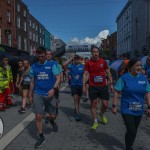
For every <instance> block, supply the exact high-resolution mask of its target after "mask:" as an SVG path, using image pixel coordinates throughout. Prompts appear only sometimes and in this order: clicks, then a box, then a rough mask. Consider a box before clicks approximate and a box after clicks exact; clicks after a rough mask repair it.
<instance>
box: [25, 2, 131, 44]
mask: <svg viewBox="0 0 150 150" xmlns="http://www.w3.org/2000/svg"><path fill="white" fill-rule="evenodd" d="M22 1H23V2H24V3H25V4H26V5H27V6H28V9H29V12H30V13H31V14H32V15H33V16H34V17H35V18H36V19H37V20H38V21H39V22H41V23H42V24H43V25H44V26H45V28H46V29H47V30H48V31H49V32H50V33H51V34H52V35H54V37H55V38H60V39H62V40H63V41H64V42H65V43H67V44H77V45H79V44H95V45H99V44H100V40H101V39H102V38H106V37H107V35H108V34H111V33H113V32H115V31H116V29H117V27H116V17H117V16H118V15H119V13H120V11H121V10H122V8H123V7H124V6H125V4H126V3H127V1H128V0H22Z"/></svg>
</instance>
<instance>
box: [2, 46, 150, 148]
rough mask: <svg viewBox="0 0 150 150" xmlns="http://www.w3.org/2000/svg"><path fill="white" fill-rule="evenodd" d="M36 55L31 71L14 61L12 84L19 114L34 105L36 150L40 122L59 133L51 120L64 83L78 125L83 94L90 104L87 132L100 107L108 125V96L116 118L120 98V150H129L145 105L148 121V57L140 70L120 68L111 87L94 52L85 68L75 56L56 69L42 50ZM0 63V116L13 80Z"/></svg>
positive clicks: (133, 62) (134, 65)
mask: <svg viewBox="0 0 150 150" xmlns="http://www.w3.org/2000/svg"><path fill="white" fill-rule="evenodd" d="M36 54H37V57H38V62H36V63H34V64H32V65H30V63H29V61H28V60H27V59H26V60H23V61H21V60H19V61H18V66H19V68H18V71H17V78H16V84H15V86H16V87H17V88H18V91H19V93H20V95H21V96H22V105H21V106H20V108H19V110H18V113H25V112H26V104H28V105H33V110H34V113H35V120H36V127H37V130H38V134H39V139H38V141H37V142H36V143H35V148H38V147H40V146H41V145H42V144H43V143H44V142H45V138H44V134H43V122H42V119H43V117H44V118H45V124H48V123H50V124H51V125H52V127H53V130H54V132H57V131H58V126H57V124H56V121H55V119H56V118H57V116H58V109H59V91H60V83H63V82H66V79H67V77H68V85H69V87H70V88H71V94H72V96H73V100H74V118H75V121H82V116H81V114H80V101H81V100H80V99H81V96H82V94H83V93H85V95H86V97H85V99H84V100H83V102H87V101H89V100H90V102H91V115H92V118H93V123H92V126H91V129H92V130H96V129H97V128H98V127H99V122H98V119H97V107H98V106H99V103H101V108H100V112H99V116H100V118H101V120H102V123H103V124H107V123H108V119H107V118H106V116H105V112H106V111H107V109H108V105H109V93H110V92H112V93H113V95H114V96H113V100H112V113H113V114H116V113H117V110H118V101H119V98H118V97H119V96H118V95H119V94H121V104H120V108H121V115H122V118H123V120H124V123H125V126H126V129H127V132H126V134H125V147H126V150H133V143H134V141H135V138H136V134H137V131H138V127H139V124H140V122H141V119H142V114H143V113H144V102H145V99H147V105H148V108H147V116H150V84H149V81H150V57H148V58H147V61H146V64H145V65H144V66H142V63H141V60H140V59H138V58H131V59H130V60H126V59H124V61H123V63H124V64H122V65H121V66H120V68H119V74H120V75H119V79H118V81H117V83H116V84H114V83H113V78H112V75H111V72H110V69H109V66H108V64H107V62H106V61H105V60H104V58H103V57H102V55H101V54H100V51H99V48H97V47H96V46H95V47H92V48H91V57H90V59H89V58H85V59H84V64H82V63H80V56H79V55H74V56H73V57H72V58H70V59H69V60H67V61H66V62H64V63H63V65H62V66H61V65H60V63H59V60H58V59H55V60H54V59H52V52H51V51H46V49H45V48H44V47H39V48H38V49H37V51H36ZM0 60H1V61H0V62H1V63H0V111H3V110H5V109H6V108H8V107H11V106H13V104H14V103H13V102H12V95H11V94H12V83H13V78H12V72H11V67H10V66H9V65H8V62H9V60H8V58H5V57H2V58H0ZM135 87H136V88H135ZM109 88H110V89H109ZM43 112H44V116H43Z"/></svg>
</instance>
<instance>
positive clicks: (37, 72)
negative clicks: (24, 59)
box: [32, 61, 56, 96]
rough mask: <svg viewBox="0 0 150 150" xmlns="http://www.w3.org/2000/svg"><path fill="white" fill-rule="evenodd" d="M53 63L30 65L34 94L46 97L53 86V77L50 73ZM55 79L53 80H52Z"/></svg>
mask: <svg viewBox="0 0 150 150" xmlns="http://www.w3.org/2000/svg"><path fill="white" fill-rule="evenodd" d="M53 65H54V63H53V62H50V61H47V62H46V63H45V64H42V65H41V64H39V63H35V64H33V65H32V70H33V74H34V93H35V94H38V95H42V96H47V95H48V92H49V90H51V89H52V88H53V86H54V84H55V81H56V79H55V76H54V75H53V72H52V67H53ZM54 79H55V80H54Z"/></svg>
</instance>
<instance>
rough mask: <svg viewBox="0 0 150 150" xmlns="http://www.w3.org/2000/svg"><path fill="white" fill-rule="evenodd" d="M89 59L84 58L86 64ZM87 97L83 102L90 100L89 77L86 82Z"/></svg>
mask: <svg viewBox="0 0 150 150" xmlns="http://www.w3.org/2000/svg"><path fill="white" fill-rule="evenodd" d="M88 61H89V58H88V57H85V58H84V64H86V63H87V62H88ZM85 94H86V98H85V99H84V100H83V102H87V101H88V100H89V79H88V80H87V82H86V92H85Z"/></svg>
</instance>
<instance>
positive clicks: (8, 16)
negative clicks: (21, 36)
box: [7, 11, 10, 22]
mask: <svg viewBox="0 0 150 150" xmlns="http://www.w3.org/2000/svg"><path fill="white" fill-rule="evenodd" d="M7 22H10V11H7Z"/></svg>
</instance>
